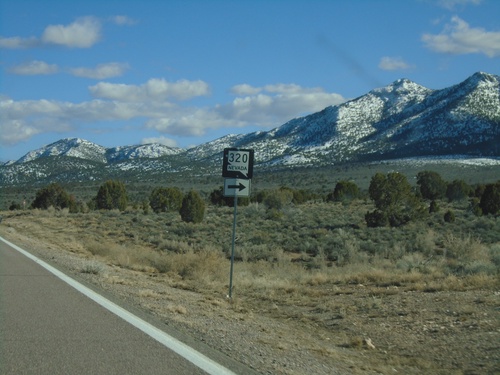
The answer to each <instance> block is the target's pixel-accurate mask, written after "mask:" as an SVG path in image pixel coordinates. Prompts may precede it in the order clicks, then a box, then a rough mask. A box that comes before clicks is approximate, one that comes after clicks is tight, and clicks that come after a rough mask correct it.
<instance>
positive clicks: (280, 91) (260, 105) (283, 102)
mask: <svg viewBox="0 0 500 375" xmlns="http://www.w3.org/2000/svg"><path fill="white" fill-rule="evenodd" d="M232 92H233V93H241V94H243V96H241V97H238V98H235V99H234V100H233V101H232V102H231V103H228V104H224V105H220V106H217V107H216V108H215V111H216V112H217V113H218V114H219V115H220V117H222V118H224V119H231V120H233V121H234V120H237V121H240V122H242V123H245V124H246V123H253V124H257V125H260V126H262V127H274V126H279V125H281V124H283V123H285V122H286V121H288V120H290V119H291V118H293V117H297V116H302V115H303V114H305V113H312V112H316V111H320V110H322V109H323V108H325V107H328V106H330V105H336V104H340V103H343V102H344V101H345V98H344V97H342V96H341V95H339V94H335V93H327V92H325V91H324V90H323V89H322V88H318V87H314V88H305V87H301V86H299V85H296V84H282V83H279V84H273V85H266V86H264V87H262V88H257V87H252V86H250V85H238V86H235V87H233V89H232ZM245 94H247V95H245Z"/></svg>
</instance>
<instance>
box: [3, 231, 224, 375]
mask: <svg viewBox="0 0 500 375" xmlns="http://www.w3.org/2000/svg"><path fill="white" fill-rule="evenodd" d="M42 263H43V262H42ZM49 267H50V266H49ZM84 288H85V287H84ZM119 309H121V308H120V307H119ZM125 314H129V313H127V312H126V311H125ZM129 315H132V314H129ZM130 319H132V320H133V319H134V317H132V318H130ZM139 322H141V320H139ZM143 323H144V325H145V326H146V328H147V329H149V328H148V323H146V322H143ZM143 323H139V324H143ZM147 329H146V333H144V332H143V330H141V329H139V328H137V327H136V326H134V325H132V324H130V323H129V322H127V321H125V320H123V318H122V317H119V316H117V315H116V313H114V312H110V311H109V310H108V309H107V308H105V307H103V306H101V305H100V304H98V303H96V302H95V301H93V300H92V299H90V298H89V297H87V296H85V295H84V294H82V293H81V292H80V291H78V290H76V289H75V288H74V287H73V286H70V285H68V284H67V282H64V281H62V280H61V279H60V278H59V277H58V276H55V275H54V274H53V273H51V272H49V271H48V270H47V269H45V268H44V267H42V266H41V265H40V264H37V263H36V260H35V261H34V260H32V259H29V258H27V257H26V256H25V255H23V254H22V253H20V252H19V251H18V250H15V249H13V248H12V247H11V246H9V245H8V244H6V243H4V242H3V241H0V374H3V375H7V374H16V375H17V374H37V375H43V374H50V375H55V374H75V375H76V374H106V375H108V374H109V375H110V374H121V375H123V374H176V375H182V374H190V375H195V374H207V373H213V374H220V373H226V374H231V373H232V372H231V371H229V370H227V368H225V367H222V366H221V367H220V368H219V367H218V366H219V365H218V364H217V363H212V362H210V361H211V360H208V365H207V364H206V363H204V362H203V361H204V360H205V358H204V356H203V355H201V360H200V354H199V353H198V352H196V351H193V352H190V351H189V348H188V349H186V348H184V347H182V348H181V350H180V353H181V355H179V354H177V353H179V350H178V351H177V353H176V352H174V351H172V350H170V349H168V348H167V347H166V346H165V344H162V343H161V341H162V340H163V341H165V340H166V341H167V343H168V342H170V341H171V340H173V341H174V344H175V341H176V339H171V338H170V337H169V336H167V337H166V338H161V337H163V336H162V333H161V332H160V333H158V332H157V331H156V333H154V335H158V336H159V337H160V339H153V338H152V337H151V335H150V334H149V333H147V332H148V331H147ZM153 332H155V328H154V327H153ZM158 340H160V342H159V341H158ZM181 346H182V344H181ZM186 350H187V352H186V353H187V354H186V353H185V351H186ZM186 358H188V359H189V360H188V359H186ZM192 358H194V360H193V359H192ZM197 361H201V365H200V362H197ZM192 362H194V363H196V365H195V364H193V363H192ZM204 366H207V367H204ZM200 367H201V368H200ZM202 368H203V369H205V370H207V369H208V370H207V371H204V370H202Z"/></svg>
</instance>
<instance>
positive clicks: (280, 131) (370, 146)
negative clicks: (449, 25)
mask: <svg viewBox="0 0 500 375" xmlns="http://www.w3.org/2000/svg"><path fill="white" fill-rule="evenodd" d="M499 143H500V77H499V76H497V75H492V74H487V73H482V72H478V73H475V74H473V75H472V76H471V77H469V78H467V79H466V80H465V81H463V82H461V83H459V84H457V85H454V86H451V87H448V88H445V89H442V90H432V89H428V88H425V87H423V86H420V85H418V84H416V83H415V82H412V81H410V80H407V79H400V80H397V81H395V82H393V83H392V84H390V85H388V86H386V87H382V88H378V89H375V90H372V91H370V92H369V93H367V94H366V95H363V96H361V97H359V98H356V99H353V100H350V101H348V102H346V103H343V104H341V105H337V106H330V107H327V108H325V109H324V110H322V111H320V112H317V113H314V114H311V115H309V116H305V117H301V118H296V119H293V120H290V121H289V122H287V123H285V124H284V125H282V126H280V127H277V128H275V129H273V130H271V131H268V132H264V131H260V132H255V133H250V134H242V135H227V136H225V137H222V138H220V139H217V140H214V141H212V142H208V143H205V144H202V145H200V146H197V147H194V148H192V149H189V150H184V149H179V148H170V147H167V146H162V145H159V144H150V145H139V146H124V147H115V148H112V149H106V148H104V147H102V146H99V145H96V144H93V143H91V142H88V141H85V140H82V139H76V138H75V139H63V140H60V141H58V142H55V143H53V144H51V145H48V146H45V147H43V148H41V149H39V150H36V151H32V152H30V153H28V154H26V155H25V156H24V157H22V158H21V159H19V160H18V161H16V162H13V163H7V164H5V165H4V166H1V167H0V183H1V184H2V185H12V184H19V183H29V182H34V181H41V180H45V181H47V180H54V179H55V180H61V179H64V181H80V180H82V179H84V180H85V179H87V180H88V179H96V180H99V179H102V178H106V176H108V178H109V177H116V176H120V175H123V174H125V175H127V174H128V175H131V174H134V173H135V174H137V173H141V174H144V173H145V172H148V173H150V174H161V173H167V172H179V171H193V172H196V173H204V172H208V171H211V172H213V171H214V170H215V169H217V168H219V169H220V165H221V158H222V151H223V149H224V148H226V147H240V148H251V149H254V150H255V158H256V168H263V169H265V168H274V167H276V166H280V167H297V166H302V167H303V166H327V165H334V164H340V163H346V162H366V161H370V162H372V161H382V160H390V159H399V158H415V157H429V156H451V155H465V156H467V157H499V156H500V150H499V147H498V145H499Z"/></svg>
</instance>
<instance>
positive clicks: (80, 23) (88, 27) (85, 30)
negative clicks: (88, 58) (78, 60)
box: [41, 16, 101, 48]
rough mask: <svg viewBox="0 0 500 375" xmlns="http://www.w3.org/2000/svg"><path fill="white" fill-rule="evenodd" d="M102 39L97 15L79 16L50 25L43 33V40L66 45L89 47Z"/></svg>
mask: <svg viewBox="0 0 500 375" xmlns="http://www.w3.org/2000/svg"><path fill="white" fill-rule="evenodd" d="M100 39H101V22H100V21H99V20H98V19H97V18H95V17H90V16H89V17H82V18H78V19H77V20H76V21H75V22H73V23H71V24H69V25H67V26H64V25H49V26H47V27H46V28H45V30H44V32H43V34H42V38H41V40H42V42H43V43H47V44H57V45H62V46H66V47H75V48H89V47H92V46H93V45H94V44H96V43H97V42H98V41H99V40H100Z"/></svg>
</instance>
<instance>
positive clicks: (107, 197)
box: [95, 180, 128, 211]
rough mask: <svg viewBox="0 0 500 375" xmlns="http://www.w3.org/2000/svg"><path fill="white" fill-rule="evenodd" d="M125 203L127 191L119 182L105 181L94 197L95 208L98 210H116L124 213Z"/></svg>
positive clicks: (126, 201)
mask: <svg viewBox="0 0 500 375" xmlns="http://www.w3.org/2000/svg"><path fill="white" fill-rule="evenodd" d="M127 203H128V196H127V190H126V188H125V184H124V183H123V182H120V181H113V180H108V181H106V182H105V183H104V184H103V185H101V186H100V187H99V191H98V192H97V195H96V197H95V207H96V208H97V209H99V210H113V209H118V210H120V211H125V209H126V208H127Z"/></svg>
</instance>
